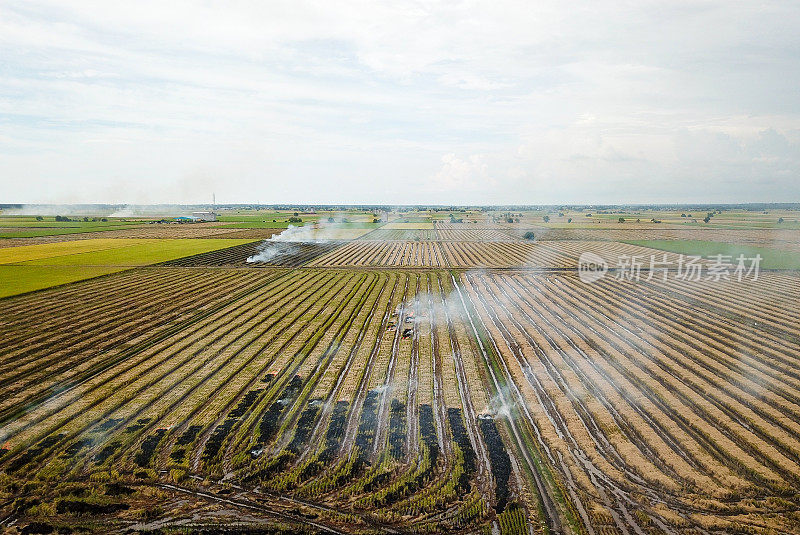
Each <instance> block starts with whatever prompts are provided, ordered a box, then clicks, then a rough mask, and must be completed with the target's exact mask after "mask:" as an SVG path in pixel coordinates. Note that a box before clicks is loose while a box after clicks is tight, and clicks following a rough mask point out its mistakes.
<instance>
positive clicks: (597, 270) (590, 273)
mask: <svg viewBox="0 0 800 535" xmlns="http://www.w3.org/2000/svg"><path fill="white" fill-rule="evenodd" d="M607 271H608V262H606V261H605V259H604V258H603V257H602V256H600V255H598V254H595V253H591V252H588V251H587V252H585V253H581V256H580V257H578V277H580V279H581V280H582V281H583V282H586V283H592V282H595V281H598V280H600V279H602V278H603V277H605V276H606V272H607Z"/></svg>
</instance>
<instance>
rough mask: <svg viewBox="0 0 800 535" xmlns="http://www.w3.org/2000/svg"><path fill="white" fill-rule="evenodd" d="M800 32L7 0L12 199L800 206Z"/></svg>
mask: <svg viewBox="0 0 800 535" xmlns="http://www.w3.org/2000/svg"><path fill="white" fill-rule="evenodd" d="M798 24H800V5H797V4H793V3H785V2H767V3H760V4H750V3H734V4H731V3H730V2H723V1H721V0H720V1H708V2H703V3H697V2H689V1H686V2H675V1H674V0H649V1H647V2H640V3H633V4H619V3H617V2H584V3H579V4H573V5H570V6H569V7H568V8H567V7H566V6H564V5H563V3H560V2H555V1H545V2H537V3H535V4H532V3H530V2H524V1H519V2H516V1H514V2H511V1H506V2H500V3H497V2H476V1H474V0H469V1H456V2H429V3H423V4H410V3H375V2H366V1H354V2H340V3H330V2H321V1H307V2H297V1H288V0H287V1H272V2H267V3H265V2H257V1H239V2H233V3H227V4H225V5H222V4H213V3H207V2H191V1H188V0H179V1H176V2H169V3H166V4H165V3H163V2H155V1H143V2H135V3H131V2H112V1H109V2H100V3H96V2H69V3H64V2H54V1H31V2H25V3H21V4H20V3H16V2H10V1H2V0H0V49H2V50H3V63H4V68H3V70H2V72H0V115H1V116H2V121H0V186H2V187H3V192H4V194H5V195H4V198H7V199H8V201H11V202H14V201H17V202H36V201H45V200H47V201H57V200H60V199H62V198H64V199H66V198H67V197H69V198H70V199H72V198H74V197H75V196H76V195H78V196H84V197H85V198H84V199H82V200H85V201H114V202H129V201H132V200H139V199H145V200H151V202H152V201H158V200H159V199H160V198H161V197H162V196H170V197H180V198H175V199H173V198H170V199H168V200H169V201H181V200H184V201H196V200H203V199H205V198H206V197H207V196H208V193H207V192H205V191H201V190H203V189H205V187H206V186H203V187H202V188H201V187H197V188H194V189H192V188H184V187H182V186H181V184H182V181H184V180H185V177H187V176H198V175H203V176H208V177H212V178H213V182H214V184H213V187H215V188H217V189H218V191H217V194H218V198H219V199H220V200H221V201H223V202H224V201H244V202H247V201H251V200H257V201H260V202H288V201H297V202H314V203H319V202H326V201H327V202H346V201H351V202H383V203H394V204H396V203H402V202H436V199H434V197H436V198H437V199H439V198H441V200H442V202H452V203H460V202H463V203H474V202H531V203H536V202H569V201H576V202H577V201H593V200H596V201H598V202H599V201H600V200H601V198H602V200H604V201H608V202H613V201H615V200H619V201H635V200H641V201H648V202H652V201H657V200H659V199H661V200H663V201H665V202H666V201H680V200H685V201H738V200H769V199H771V198H775V197H778V198H780V199H781V200H796V201H800V181H798V180H797V179H796V177H797V174H798V172H800V154H798V150H797V143H798V132H800V95H798V92H797V90H796V88H797V87H798V86H799V85H800V66H799V65H800V60H798V57H797V54H796V51H797V49H798V47H800V35H799V34H798V33H797V32H796V28H797V26H798ZM443 154H444V155H447V156H445V159H444V160H443V159H442V155H443ZM217 184H218V185H217ZM408 184H413V185H415V187H413V188H408V187H405V186H406V185H408ZM487 184H490V185H489V186H487ZM208 187H211V185H208ZM759 196H762V197H759ZM128 197H136V199H129V198H128ZM139 202H143V201H139Z"/></svg>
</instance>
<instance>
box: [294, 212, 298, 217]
mask: <svg viewBox="0 0 800 535" xmlns="http://www.w3.org/2000/svg"><path fill="white" fill-rule="evenodd" d="M292 215H293V216H295V217H297V216H298V215H300V214H298V213H297V212H295V213H293V214H292Z"/></svg>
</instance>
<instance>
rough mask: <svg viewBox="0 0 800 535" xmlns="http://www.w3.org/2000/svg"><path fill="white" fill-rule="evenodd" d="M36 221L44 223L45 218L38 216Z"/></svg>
mask: <svg viewBox="0 0 800 535" xmlns="http://www.w3.org/2000/svg"><path fill="white" fill-rule="evenodd" d="M36 221H44V218H43V217H42V216H40V215H37V216H36Z"/></svg>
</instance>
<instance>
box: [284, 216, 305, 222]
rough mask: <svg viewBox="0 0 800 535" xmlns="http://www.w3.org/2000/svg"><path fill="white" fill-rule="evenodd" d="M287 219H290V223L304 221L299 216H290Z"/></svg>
mask: <svg viewBox="0 0 800 535" xmlns="http://www.w3.org/2000/svg"><path fill="white" fill-rule="evenodd" d="M286 221H288V222H289V223H302V222H303V220H302V219H300V218H299V217H290V218H289V219H287V220H286Z"/></svg>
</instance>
